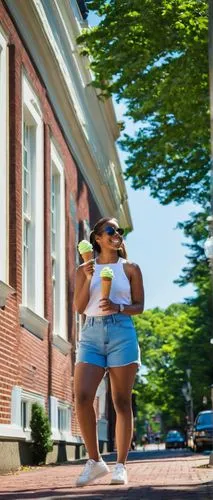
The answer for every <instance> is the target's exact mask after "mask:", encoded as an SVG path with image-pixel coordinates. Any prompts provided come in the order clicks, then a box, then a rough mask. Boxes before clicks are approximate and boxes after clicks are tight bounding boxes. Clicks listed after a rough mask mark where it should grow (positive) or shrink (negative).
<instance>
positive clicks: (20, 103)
mask: <svg viewBox="0 0 213 500" xmlns="http://www.w3.org/2000/svg"><path fill="white" fill-rule="evenodd" d="M85 18H86V6H85V2H82V1H76V0H28V1H26V0H0V109H1V113H0V122H1V124H0V130H1V134H0V200H1V211H0V227H1V237H0V469H7V468H11V467H17V466H19V465H20V464H21V463H27V462H28V461H29V442H30V431H29V422H30V412H31V404H32V402H33V401H38V402H40V403H41V404H42V405H44V406H45V407H46V409H47V411H48V412H49V417H50V422H51V428H52V435H53V439H54V443H55V445H54V451H53V453H52V454H51V455H50V456H49V460H51V461H54V460H57V458H58V457H59V455H60V453H61V450H63V458H65V457H68V458H70V457H75V456H77V451H78V450H79V445H80V444H81V443H82V439H81V436H80V431H79V428H78V424H77V421H76V416H75V411H74V401H73V387H72V382H73V371H74V362H75V349H76V342H77V340H78V335H79V326H80V321H81V318H80V317H79V316H78V315H77V314H76V313H75V311H74V309H73V289H74V279H75V269H76V264H77V263H78V256H77V253H76V244H77V242H78V241H79V239H81V238H82V237H87V236H88V232H89V229H90V227H91V226H92V225H93V224H94V222H95V221H96V220H97V219H98V218H99V217H100V216H104V215H115V216H116V217H117V218H118V219H119V222H120V224H121V225H122V226H124V227H129V228H131V218H130V214H129V208H128V201H127V196H126V190H125V186H124V181H123V177H122V171H121V167H120V164H119V159H118V156H117V152H116V147H115V140H116V139H117V138H118V136H119V129H118V126H117V123H116V118H115V114H114V109H113V106H112V102H111V101H110V100H108V101H107V102H105V103H103V102H101V101H100V100H99V99H98V91H97V90H95V89H94V88H92V87H90V86H88V83H89V82H90V81H91V78H92V76H91V73H90V71H89V69H88V62H87V60H85V58H82V57H81V56H80V55H79V50H78V48H77V47H76V42H75V40H76V36H78V35H79V33H80V32H81V29H82V27H83V26H85V22H86V21H85ZM106 391H107V387H106V382H105V381H103V382H102V384H101V385H100V387H99V389H98V392H97V401H96V407H97V418H98V428H99V438H100V440H101V441H106V440H107V414H106V404H105V403H106Z"/></svg>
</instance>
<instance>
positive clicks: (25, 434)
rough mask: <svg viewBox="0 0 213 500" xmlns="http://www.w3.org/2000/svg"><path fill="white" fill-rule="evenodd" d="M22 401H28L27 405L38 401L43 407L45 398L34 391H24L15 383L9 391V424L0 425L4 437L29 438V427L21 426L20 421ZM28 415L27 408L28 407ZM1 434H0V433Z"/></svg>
mask: <svg viewBox="0 0 213 500" xmlns="http://www.w3.org/2000/svg"><path fill="white" fill-rule="evenodd" d="M22 401H25V402H26V403H28V405H30V406H31V405H32V403H35V402H37V403H40V404H41V405H42V406H43V407H45V398H44V396H42V395H41V394H37V393H34V392H30V391H26V390H24V389H22V387H20V386H18V385H15V386H13V388H12V393H11V425H7V426H5V427H3V428H1V426H0V433H1V432H3V436H4V437H5V438H6V437H7V436H8V437H11V438H14V439H15V438H17V439H20V438H21V439H25V440H30V428H29V427H27V428H26V429H23V428H22V421H21V404H22ZM28 415H29V409H28ZM0 436H1V434H0Z"/></svg>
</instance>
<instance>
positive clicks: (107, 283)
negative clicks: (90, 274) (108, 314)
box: [100, 266, 114, 299]
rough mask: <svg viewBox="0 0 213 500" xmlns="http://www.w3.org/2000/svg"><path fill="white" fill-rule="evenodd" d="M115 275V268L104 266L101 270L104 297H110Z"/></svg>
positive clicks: (102, 294)
mask: <svg viewBox="0 0 213 500" xmlns="http://www.w3.org/2000/svg"><path fill="white" fill-rule="evenodd" d="M113 277H114V273H113V270H112V269H111V268H110V267H107V266H106V267H103V269H102V270H101V272H100V278H101V296H102V299H108V298H109V295H110V290H111V284H112V279H113Z"/></svg>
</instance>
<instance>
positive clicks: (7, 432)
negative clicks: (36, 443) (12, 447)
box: [0, 424, 26, 441]
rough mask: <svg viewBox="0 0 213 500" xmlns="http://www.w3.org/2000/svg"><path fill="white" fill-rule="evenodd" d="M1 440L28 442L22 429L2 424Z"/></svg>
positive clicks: (0, 429) (0, 427)
mask: <svg viewBox="0 0 213 500" xmlns="http://www.w3.org/2000/svg"><path fill="white" fill-rule="evenodd" d="M0 439H1V440H2V439H14V440H16V439H19V440H23V441H26V434H25V433H24V431H23V429H22V428H21V427H18V426H17V425H10V424H0Z"/></svg>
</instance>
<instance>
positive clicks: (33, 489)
mask: <svg viewBox="0 0 213 500" xmlns="http://www.w3.org/2000/svg"><path fill="white" fill-rule="evenodd" d="M134 457H135V458H137V460H135V459H134ZM108 458H109V467H110V469H112V466H113V462H112V461H111V460H112V459H113V458H114V456H113V457H111V456H109V457H108ZM208 462H209V458H208V457H205V456H203V455H192V454H190V453H187V452H185V454H184V453H182V454H178V453H177V454H174V453H171V454H167V455H165V456H164V455H161V456H160V454H159V457H158V456H157V455H156V454H155V456H152V455H151V454H149V453H147V454H144V453H143V454H142V455H141V458H140V454H138V453H136V454H135V455H134V452H132V454H131V461H129V462H128V466H127V468H128V478H129V483H128V485H127V486H116V487H115V486H110V485H109V481H110V475H109V476H106V477H104V479H101V480H99V482H97V483H96V484H93V485H92V486H87V487H84V488H75V480H76V477H77V475H78V474H79V473H80V471H81V469H82V464H76V463H71V464H63V465H58V466H45V467H40V468H33V469H30V470H28V471H19V472H16V473H15V474H9V475H5V476H1V477H0V499H1V500H28V499H42V500H44V499H45V500H53V499H54V500H62V499H63V500H69V499H86V500H87V499H93V500H102V499H104V500H111V499H113V498H116V499H117V500H122V499H132V500H139V499H144V500H173V499H174V500H185V499H186V500H208V499H209V500H210V499H211V500H212V499H213V468H209V467H207V464H208Z"/></svg>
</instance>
